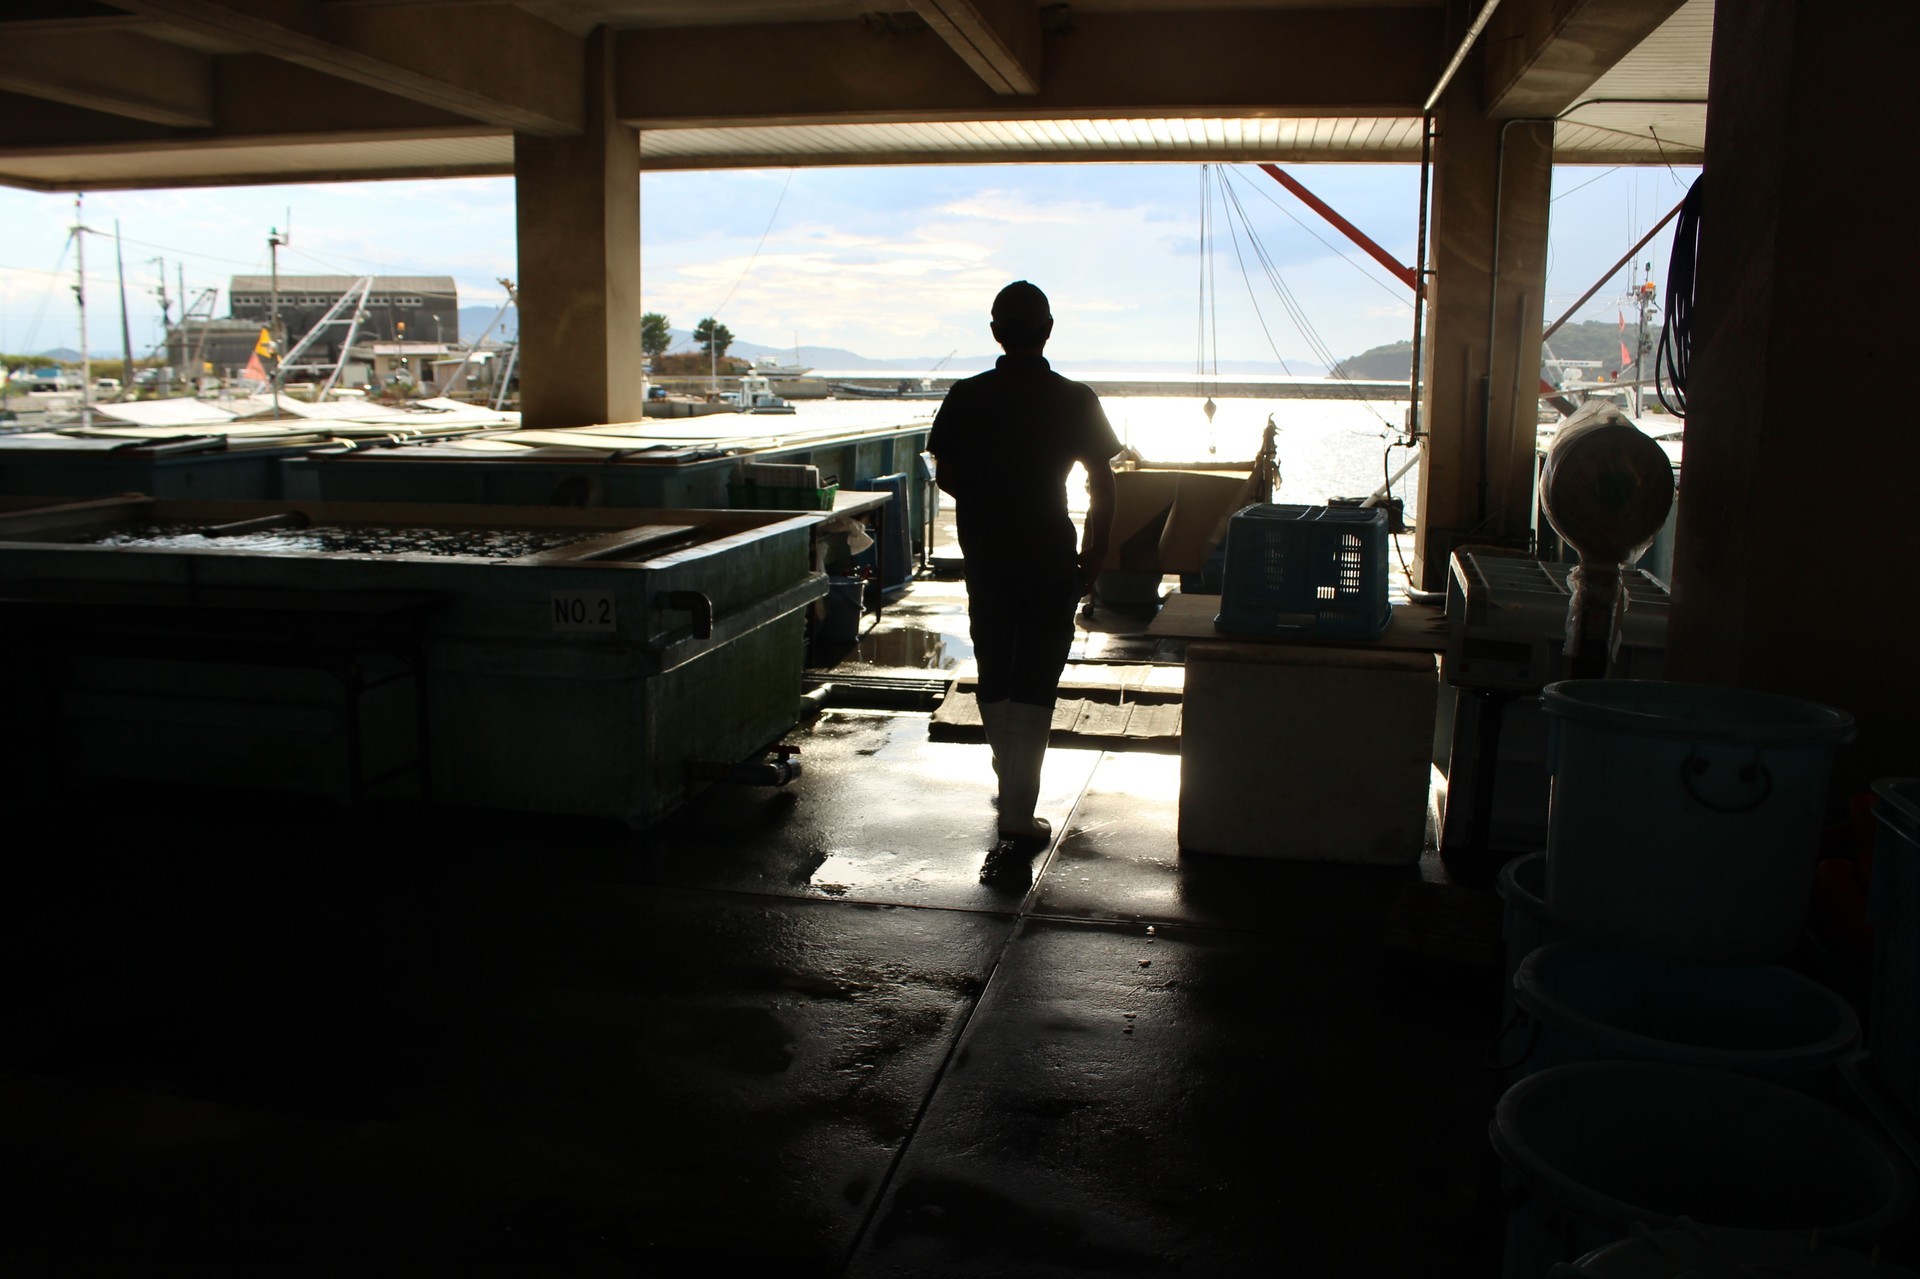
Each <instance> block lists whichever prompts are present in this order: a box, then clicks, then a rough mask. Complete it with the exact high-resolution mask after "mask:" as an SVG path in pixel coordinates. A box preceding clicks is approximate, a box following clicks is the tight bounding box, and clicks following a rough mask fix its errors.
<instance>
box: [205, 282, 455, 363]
mask: <svg viewBox="0 0 1920 1279" xmlns="http://www.w3.org/2000/svg"><path fill="white" fill-rule="evenodd" d="M361 278H362V277H360V276H352V275H282V276H281V277H280V286H279V298H278V310H279V320H280V332H281V334H282V335H283V338H284V341H285V345H286V346H287V347H288V348H290V347H292V345H293V344H294V343H296V342H298V341H299V340H300V339H301V338H303V337H305V336H306V335H307V333H308V332H309V331H311V330H312V328H313V327H314V326H315V325H316V324H318V323H320V321H321V320H322V319H323V318H324V317H325V316H326V314H327V312H328V310H330V309H331V308H332V307H333V305H334V304H335V303H336V302H338V301H339V300H340V298H341V296H342V295H343V294H345V293H346V292H347V291H348V290H350V289H352V288H353V287H354V286H355V285H356V284H358V283H359V282H360V280H361ZM227 305H228V310H229V312H230V313H231V315H232V316H233V318H234V319H236V320H247V321H249V322H251V323H254V324H266V323H267V322H268V320H269V318H270V317H271V315H272V314H273V312H274V309H275V298H274V281H273V277H272V276H267V275H236V276H234V277H233V278H232V279H231V281H229V283H228V285H227ZM341 318H342V319H343V320H344V319H349V318H351V315H350V313H349V314H344V315H342V316H341ZM346 336H347V329H346V326H345V325H344V324H341V325H339V326H338V327H337V328H333V329H332V330H331V331H330V332H327V333H323V334H321V335H320V340H319V344H318V345H319V347H323V348H324V351H322V350H320V349H315V350H312V351H309V352H308V353H307V355H306V356H304V357H302V358H303V359H307V360H309V361H310V360H314V359H321V360H334V359H338V358H339V355H340V347H341V344H342V343H343V342H344V341H345V340H346ZM359 337H360V338H362V339H369V338H378V339H382V340H390V341H399V340H403V339H405V340H413V341H420V342H457V341H459V340H460V297H459V291H458V288H457V287H456V286H455V284H454V282H453V277H452V276H450V275H377V276H375V277H374V278H373V288H372V291H371V292H370V293H369V294H368V297H367V310H366V315H365V316H364V317H363V318H362V320H361V322H360V333H359Z"/></svg>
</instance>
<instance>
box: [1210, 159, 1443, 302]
mask: <svg viewBox="0 0 1920 1279" xmlns="http://www.w3.org/2000/svg"><path fill="white" fill-rule="evenodd" d="M1231 172H1232V173H1233V176H1234V177H1236V178H1238V179H1240V184H1241V185H1242V186H1245V187H1249V188H1251V189H1252V190H1254V191H1255V192H1257V193H1258V194H1259V196H1260V198H1261V199H1262V200H1265V201H1266V202H1267V203H1268V204H1271V205H1272V206H1273V207H1274V208H1276V209H1278V210H1280V212H1282V213H1284V214H1286V215H1287V216H1288V217H1289V218H1292V219H1293V221H1294V223H1295V224H1296V225H1298V226H1299V228H1300V229H1301V230H1302V231H1305V232H1306V233H1307V234H1308V235H1310V236H1312V237H1313V238H1314V239H1316V240H1318V241H1320V243H1322V244H1324V245H1326V247H1327V248H1328V249H1329V250H1330V251H1332V253H1333V254H1334V255H1335V256H1337V257H1338V258H1340V259H1341V260H1342V261H1343V262H1345V263H1346V264H1347V265H1348V266H1350V267H1352V268H1353V269H1354V270H1356V271H1358V272H1359V273H1360V274H1361V275H1362V276H1364V277H1365V278H1366V280H1367V281H1368V283H1370V284H1372V285H1373V286H1374V287H1375V288H1377V289H1379V290H1380V291H1381V292H1382V293H1385V294H1386V295H1387V296H1388V297H1391V298H1393V299H1394V300H1396V301H1399V302H1404V301H1406V295H1405V294H1404V292H1402V290H1403V289H1404V288H1405V286H1404V285H1401V286H1397V287H1396V286H1394V285H1390V284H1387V283H1386V282H1385V281H1383V280H1382V279H1381V278H1380V277H1379V276H1377V275H1375V274H1374V273H1373V272H1371V271H1369V270H1367V268H1366V267H1364V266H1362V265H1361V264H1360V259H1358V258H1356V257H1354V256H1353V255H1352V254H1350V253H1348V252H1347V251H1346V250H1345V249H1342V248H1341V247H1340V246H1339V245H1337V244H1335V243H1333V242H1332V241H1331V240H1329V239H1327V238H1326V237H1325V236H1323V235H1321V234H1320V233H1319V232H1318V231H1316V230H1314V229H1313V227H1312V225H1311V224H1309V223H1307V222H1305V221H1303V220H1302V219H1301V217H1300V215H1299V214H1297V213H1295V212H1294V211H1293V210H1292V209H1289V208H1288V207H1287V206H1286V205H1284V204H1282V203H1280V201H1278V200H1276V199H1274V198H1273V193H1272V192H1271V191H1269V190H1267V188H1266V187H1263V186H1261V185H1260V184H1259V183H1257V182H1255V181H1253V180H1252V179H1251V178H1249V177H1248V176H1247V175H1246V174H1244V173H1242V172H1240V171H1239V170H1238V169H1234V170H1231ZM1268 185H1271V183H1269V184H1268Z"/></svg>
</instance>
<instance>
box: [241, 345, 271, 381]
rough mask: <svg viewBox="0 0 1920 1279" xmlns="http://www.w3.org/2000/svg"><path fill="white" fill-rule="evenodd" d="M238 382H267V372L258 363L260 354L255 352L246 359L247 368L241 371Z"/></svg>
mask: <svg viewBox="0 0 1920 1279" xmlns="http://www.w3.org/2000/svg"><path fill="white" fill-rule="evenodd" d="M240 380H241V381H242V382H265V381H267V370H266V368H265V367H264V366H263V365H262V364H261V363H260V352H258V351H255V352H254V353H253V354H252V355H250V356H248V357H247V367H246V368H245V369H242V370H241V372H240Z"/></svg>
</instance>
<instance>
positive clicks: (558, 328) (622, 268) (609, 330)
mask: <svg viewBox="0 0 1920 1279" xmlns="http://www.w3.org/2000/svg"><path fill="white" fill-rule="evenodd" d="M586 46H587V49H586V63H587V65H586V76H585V81H586V128H585V130H584V131H583V132H582V133H581V134H580V135H579V136H577V137H561V138H542V137H533V136H530V135H528V134H515V135H514V139H513V175H514V202H515V208H516V211H517V213H518V218H519V242H520V263H519V271H520V275H519V281H518V283H519V290H520V305H519V312H520V408H521V412H522V414H523V420H524V422H525V424H526V425H527V426H529V427H555V426H587V425H592V424H596V423H602V422H634V421H638V420H639V419H640V417H641V398H642V394H643V392H642V390H641V381H642V378H641V367H640V361H641V354H640V143H639V137H638V135H637V134H636V132H635V131H634V130H633V129H631V128H629V127H627V126H626V125H623V124H622V123H620V121H619V119H618V118H617V116H616V115H615V114H614V109H613V80H614V76H613V67H614V64H613V53H614V40H613V38H612V33H611V32H609V31H608V30H607V29H606V28H604V27H603V28H600V29H599V30H597V31H595V32H594V33H593V34H592V35H591V36H589V37H588V38H587V41H586Z"/></svg>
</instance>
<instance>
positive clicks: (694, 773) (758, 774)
mask: <svg viewBox="0 0 1920 1279" xmlns="http://www.w3.org/2000/svg"><path fill="white" fill-rule="evenodd" d="M687 772H688V774H689V775H690V776H691V777H692V778H693V779H694V780H695V781H700V782H730V783H732V784H733V785H735V786H785V785H786V784H787V783H788V782H790V781H793V780H794V779H795V778H796V777H798V776H800V760H799V759H798V758H797V757H796V756H794V755H790V754H787V755H781V756H778V757H777V758H774V759H758V760H747V761H745V762H742V763H738V764H723V763H713V762H710V761H707V760H694V761H692V762H690V763H689V764H688V765H687Z"/></svg>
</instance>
